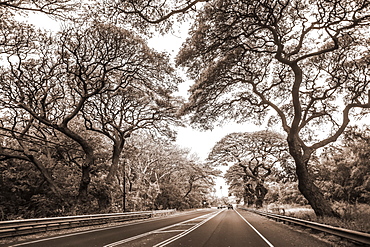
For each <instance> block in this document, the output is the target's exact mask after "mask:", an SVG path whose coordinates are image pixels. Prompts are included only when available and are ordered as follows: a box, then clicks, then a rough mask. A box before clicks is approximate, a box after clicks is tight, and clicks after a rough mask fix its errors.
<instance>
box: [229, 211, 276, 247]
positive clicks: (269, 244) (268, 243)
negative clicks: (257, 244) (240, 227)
mask: <svg viewBox="0 0 370 247" xmlns="http://www.w3.org/2000/svg"><path fill="white" fill-rule="evenodd" d="M234 211H235V212H236V213H237V214H238V215H239V216H240V217H241V218H242V219H243V220H244V221H245V222H246V223H247V224H248V225H249V226H250V227H251V228H252V229H253V230H254V231H255V232H256V233H257V234H258V235H259V236H260V237H261V238H262V239H263V241H265V242H266V244H267V245H268V246H270V247H274V245H273V244H272V243H270V242H269V241H268V240H267V239H266V238H265V237H264V236H263V235H262V234H261V233H260V232H259V231H257V229H256V228H254V226H252V224H251V223H249V222H248V221H247V220H246V219H245V218H244V217H243V216H242V215H241V214H240V213H239V212H238V211H236V210H234Z"/></svg>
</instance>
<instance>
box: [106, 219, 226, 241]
mask: <svg viewBox="0 0 370 247" xmlns="http://www.w3.org/2000/svg"><path fill="white" fill-rule="evenodd" d="M219 213H220V212H217V213H216V214H215V213H214V212H212V213H209V214H206V215H201V216H198V217H196V218H192V219H189V220H185V221H183V222H180V223H176V224H173V225H170V226H166V227H163V228H160V229H157V230H154V231H150V232H146V233H143V234H139V235H136V236H133V237H131V238H125V239H122V240H120V241H117V242H114V243H110V244H107V245H105V246H104V247H114V246H118V245H121V244H125V243H128V242H131V241H133V240H136V239H139V238H142V237H146V236H148V235H151V234H156V233H161V232H164V231H165V230H167V229H169V228H172V227H175V226H182V225H183V224H187V223H189V222H191V221H195V220H199V219H202V218H206V220H208V219H210V218H213V217H214V216H216V215H217V214H219ZM204 221H205V220H203V221H201V223H202V222H204ZM198 224H199V223H198ZM198 224H196V225H198ZM196 225H194V226H196ZM194 226H193V227H191V228H194ZM191 228H190V229H191ZM184 231H186V230H182V232H184ZM181 234H182V233H181ZM181 234H179V235H181ZM179 235H176V236H179ZM170 239H172V238H170ZM167 240H168V239H167ZM167 240H165V241H167ZM165 241H164V242H165ZM162 243H163V242H162ZM155 246H157V245H155ZM162 246H164V245H162Z"/></svg>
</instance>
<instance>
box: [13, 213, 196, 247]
mask: <svg viewBox="0 0 370 247" xmlns="http://www.w3.org/2000/svg"><path fill="white" fill-rule="evenodd" d="M196 211H199V210H196ZM192 212H193V211H189V212H188V213H183V214H181V215H187V214H191V213H192ZM176 216H179V214H173V215H171V216H168V217H176ZM163 219H164V218H154V219H145V220H139V221H136V222H126V223H123V224H120V225H117V226H110V227H103V228H98V229H93V230H82V231H81V232H76V233H69V234H66V235H61V236H55V237H49V238H44V239H39V240H32V241H29V242H24V243H19V244H14V245H10V246H9V247H17V246H22V245H27V244H34V243H39V242H44V241H49V240H53V239H59V238H65V237H71V236H76V235H81V234H86V233H90V232H98V231H105V230H110V229H115V228H120V227H125V226H133V225H138V224H142V223H146V222H152V221H158V220H163ZM70 229H73V228H70Z"/></svg>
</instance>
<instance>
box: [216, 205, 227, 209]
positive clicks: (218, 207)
mask: <svg viewBox="0 0 370 247" xmlns="http://www.w3.org/2000/svg"><path fill="white" fill-rule="evenodd" d="M223 208H226V206H225V205H218V206H217V209H223Z"/></svg>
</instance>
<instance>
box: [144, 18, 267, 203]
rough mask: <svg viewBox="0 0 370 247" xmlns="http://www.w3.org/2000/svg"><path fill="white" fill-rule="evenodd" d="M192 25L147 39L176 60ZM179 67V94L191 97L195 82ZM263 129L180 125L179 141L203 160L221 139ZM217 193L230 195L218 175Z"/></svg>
mask: <svg viewBox="0 0 370 247" xmlns="http://www.w3.org/2000/svg"><path fill="white" fill-rule="evenodd" d="M189 27H190V25H189V24H188V23H185V24H182V25H179V24H178V25H177V27H175V28H174V34H166V35H164V36H156V37H154V38H151V39H150V40H148V45H149V46H150V47H152V48H154V49H156V50H157V51H161V52H167V53H169V54H171V58H172V59H174V58H175V56H176V54H177V53H178V52H179V50H180V48H181V45H182V44H183V42H185V40H186V37H187V36H188V29H189ZM179 69H180V74H181V75H182V76H183V79H184V83H182V84H181V85H179V91H178V93H177V94H176V95H178V96H182V97H184V98H185V99H187V98H188V96H189V94H188V89H189V87H190V86H191V85H193V83H194V82H193V81H191V80H189V79H188V78H186V76H185V73H184V70H183V69H181V68H179ZM258 130H262V127H260V126H256V125H253V124H248V123H245V124H237V123H234V122H230V123H228V124H225V125H224V126H222V127H215V128H214V129H213V130H208V131H202V130H199V129H193V128H192V127H190V126H188V127H180V128H178V134H177V140H176V144H177V145H179V146H181V147H184V148H188V149H190V151H191V153H194V154H196V155H197V156H198V157H199V158H200V159H201V160H203V161H205V160H206V159H207V157H208V154H209V152H210V151H211V150H212V148H213V146H214V145H215V144H216V143H217V142H218V141H220V140H221V139H222V138H223V137H224V136H226V135H228V134H230V133H234V132H252V131H258ZM218 169H219V170H221V171H222V172H223V173H225V172H226V170H227V169H228V168H227V167H226V166H225V167H219V168H218ZM215 182H216V186H215V189H216V191H215V196H217V197H223V196H228V190H227V188H228V186H227V185H226V183H225V180H224V179H223V178H222V177H219V178H216V181H215Z"/></svg>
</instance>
